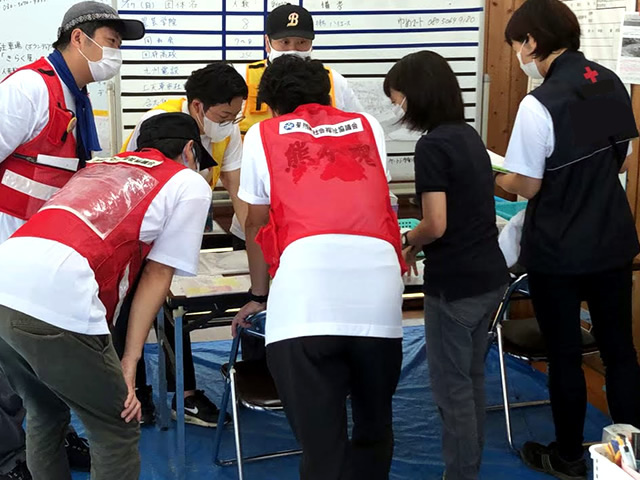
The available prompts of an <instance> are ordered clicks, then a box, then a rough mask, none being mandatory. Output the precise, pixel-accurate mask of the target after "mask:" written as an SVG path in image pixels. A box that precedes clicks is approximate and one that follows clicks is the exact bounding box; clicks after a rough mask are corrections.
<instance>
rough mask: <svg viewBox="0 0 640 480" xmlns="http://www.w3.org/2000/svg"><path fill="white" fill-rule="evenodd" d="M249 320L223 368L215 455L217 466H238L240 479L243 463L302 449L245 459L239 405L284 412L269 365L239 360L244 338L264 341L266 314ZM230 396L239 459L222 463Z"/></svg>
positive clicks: (259, 361)
mask: <svg viewBox="0 0 640 480" xmlns="http://www.w3.org/2000/svg"><path fill="white" fill-rule="evenodd" d="M247 320H248V321H249V322H250V323H251V326H250V327H248V328H242V327H240V328H238V335H236V337H235V338H234V339H233V343H232V344H231V353H230V354H229V363H226V364H224V365H223V366H222V368H221V371H222V375H223V376H224V378H225V388H224V393H223V394H222V400H221V402H220V417H219V418H218V428H217V429H216V438H215V442H214V455H213V456H214V463H215V464H216V465H219V466H228V465H233V464H237V465H238V477H239V479H240V480H243V479H244V472H243V464H244V463H248V462H255V461H258V460H264V459H268V458H279V457H285V456H289V455H297V454H300V453H302V450H299V449H295V450H281V451H278V452H272V453H265V454H261V455H255V456H252V457H243V456H242V443H241V435H240V415H239V406H240V405H243V406H245V407H247V408H249V409H251V410H258V411H278V410H282V409H283V407H282V402H281V401H280V398H279V396H278V391H277V390H276V386H275V384H274V383H273V378H272V377H271V374H270V373H269V369H268V368H267V365H266V362H264V361H261V360H250V361H246V360H243V361H237V357H238V348H239V346H240V337H241V335H253V336H256V337H262V338H264V328H265V321H266V312H261V313H258V314H256V315H253V316H251V317H248V318H247ZM229 397H231V410H232V416H233V430H234V440H235V447H236V458H235V459H229V460H221V459H220V444H221V441H222V432H223V430H224V429H223V428H222V425H224V417H225V414H226V411H227V406H228V404H229Z"/></svg>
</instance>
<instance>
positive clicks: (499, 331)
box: [487, 273, 598, 450]
mask: <svg viewBox="0 0 640 480" xmlns="http://www.w3.org/2000/svg"><path fill="white" fill-rule="evenodd" d="M528 298H530V294H529V281H528V276H527V274H526V273H525V274H524V275H521V276H519V277H518V278H517V279H516V280H515V281H514V282H513V283H512V284H511V285H510V286H509V288H508V289H507V291H506V292H505V294H504V296H503V298H502V302H501V303H500V306H499V307H498V311H497V312H496V315H495V317H494V319H493V322H492V323H491V325H490V327H489V343H488V348H487V353H488V352H489V348H490V347H491V345H492V344H493V343H494V342H495V343H496V344H497V345H498V358H499V361H500V380H501V383H502V405H496V406H490V407H488V408H487V410H488V411H494V410H502V409H504V420H505V426H506V428H507V440H508V442H509V447H510V448H511V449H512V450H515V448H514V446H513V437H512V430H511V412H510V409H511V408H522V407H533V406H539V405H547V404H549V403H550V401H549V400H548V399H547V400H537V401H531V402H518V403H510V402H509V388H508V382H507V369H506V366H505V354H506V355H510V356H512V357H515V358H519V359H521V360H525V361H527V362H548V361H549V358H548V353H547V347H546V344H545V341H544V338H543V337H542V332H540V328H539V327H538V322H537V320H536V319H535V317H533V318H525V319H513V320H512V319H509V318H508V313H509V306H510V304H511V301H512V300H516V299H518V300H523V299H528ZM594 353H598V346H597V344H596V340H595V338H594V337H593V335H591V333H590V331H589V330H587V329H585V328H584V327H583V328H582V355H583V356H584V355H591V354H594Z"/></svg>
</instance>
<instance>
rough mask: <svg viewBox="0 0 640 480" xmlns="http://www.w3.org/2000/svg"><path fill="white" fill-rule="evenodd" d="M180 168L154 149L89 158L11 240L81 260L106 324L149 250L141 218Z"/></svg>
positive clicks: (110, 319) (110, 322) (117, 309)
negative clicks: (42, 242)
mask: <svg viewBox="0 0 640 480" xmlns="http://www.w3.org/2000/svg"><path fill="white" fill-rule="evenodd" d="M185 168H186V167H184V166H183V165H180V164H178V163H176V162H174V161H173V160H169V159H168V158H166V157H165V156H164V155H162V154H161V153H160V152H159V151H157V150H144V151H141V152H136V153H121V154H119V155H116V156H115V157H111V158H94V159H93V160H90V161H89V162H87V166H86V167H85V168H83V169H82V170H81V171H80V172H78V173H77V174H76V175H74V177H73V178H72V179H71V180H70V181H69V183H67V185H66V186H65V187H64V188H62V189H60V191H58V192H57V193H56V194H54V195H53V197H51V199H50V200H49V201H48V202H47V203H46V204H45V205H44V207H42V209H41V210H40V211H39V212H38V213H36V214H35V215H34V216H33V217H31V219H30V220H29V221H28V222H27V223H25V224H24V225H23V226H22V227H20V228H19V229H18V230H17V231H16V233H14V234H13V235H12V238H13V237H37V238H46V239H49V240H54V241H56V242H59V243H62V244H64V245H67V246H69V247H71V248H73V249H74V250H75V251H76V252H78V253H79V254H80V255H82V256H83V257H84V258H86V259H87V261H88V262H89V265H90V266H91V269H92V270H93V272H94V274H95V278H96V282H97V283H98V288H99V293H98V296H99V298H100V301H101V302H102V304H103V305H104V306H105V308H106V310H107V323H108V324H109V325H111V324H112V322H113V321H115V319H116V318H118V317H117V313H118V312H119V310H120V306H121V304H122V301H123V300H124V298H125V297H126V295H127V292H128V291H129V289H130V286H131V285H132V284H133V282H134V281H135V279H136V277H137V275H138V273H139V272H140V269H141V268H142V262H143V260H144V259H145V257H146V256H147V255H148V254H149V250H150V249H151V246H152V245H151V244H147V243H144V242H142V241H140V227H141V226H142V221H143V219H144V216H145V213H146V212H147V209H148V208H149V205H150V204H151V202H152V201H153V199H154V198H155V197H156V195H157V194H158V192H159V191H160V190H161V189H162V187H164V186H165V185H166V183H167V182H168V181H169V180H170V179H171V178H172V177H173V176H174V175H175V174H176V173H178V172H179V171H181V170H184V169H185Z"/></svg>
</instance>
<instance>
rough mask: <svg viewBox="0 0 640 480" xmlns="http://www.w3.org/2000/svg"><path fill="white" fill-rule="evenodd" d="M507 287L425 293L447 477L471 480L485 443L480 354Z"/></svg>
mask: <svg viewBox="0 0 640 480" xmlns="http://www.w3.org/2000/svg"><path fill="white" fill-rule="evenodd" d="M506 288H507V286H506V285H505V286H503V287H500V288H497V289H495V290H492V291H490V292H488V293H485V294H482V295H478V296H475V297H469V298H462V299H459V300H453V301H447V300H446V299H445V298H444V297H432V296H425V301H424V315H425V334H426V345H427V359H428V362H429V375H430V377H431V391H432V392H433V398H434V400H435V403H436V405H437V407H438V411H439V412H440V418H441V419H442V457H443V460H444V463H445V467H446V473H447V480H476V479H477V478H478V472H479V470H480V463H481V461H482V449H483V447H484V419H485V392H484V357H485V352H486V349H487V341H488V329H489V322H490V320H491V318H492V317H493V314H494V313H495V310H496V308H497V306H498V304H499V303H500V299H501V298H502V295H503V294H504V292H505V290H506Z"/></svg>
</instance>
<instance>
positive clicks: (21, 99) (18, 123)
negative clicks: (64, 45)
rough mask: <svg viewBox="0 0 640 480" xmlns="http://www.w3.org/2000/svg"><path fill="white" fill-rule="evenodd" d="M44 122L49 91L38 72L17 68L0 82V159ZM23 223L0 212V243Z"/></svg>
mask: <svg viewBox="0 0 640 480" xmlns="http://www.w3.org/2000/svg"><path fill="white" fill-rule="evenodd" d="M52 68H53V67H52ZM60 83H61V84H62V91H63V93H64V101H65V103H66V107H67V109H68V110H71V111H72V112H75V110H76V101H75V99H74V97H73V94H72V93H71V91H70V90H69V89H68V88H67V86H66V85H65V84H64V83H63V82H62V81H60ZM48 123H49V90H47V85H46V84H45V83H44V80H43V79H42V77H41V76H40V74H39V73H37V72H34V71H33V70H21V71H19V72H16V73H14V74H13V75H11V76H10V77H9V78H7V79H6V80H5V81H4V82H2V83H0V162H2V161H4V160H5V159H6V158H7V157H8V156H9V155H11V154H12V153H13V152H14V151H15V149H16V148H18V147H19V146H20V145H23V144H25V143H27V142H30V141H31V140H33V139H34V138H36V137H37V136H38V135H39V134H40V132H42V130H44V127H46V126H47V124H48ZM74 133H75V131H74ZM23 224H24V220H21V219H20V218H17V217H13V216H11V215H7V214H6V213H3V212H0V243H2V242H4V241H5V240H6V239H7V238H9V237H10V236H11V235H13V233H14V232H15V231H16V230H17V229H18V228H20V227H21V226H22V225H23Z"/></svg>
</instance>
